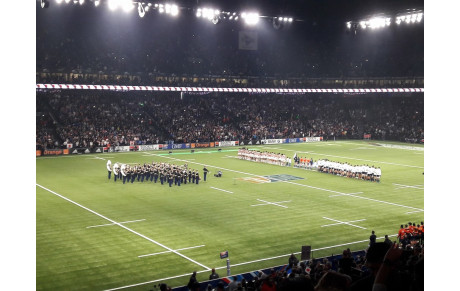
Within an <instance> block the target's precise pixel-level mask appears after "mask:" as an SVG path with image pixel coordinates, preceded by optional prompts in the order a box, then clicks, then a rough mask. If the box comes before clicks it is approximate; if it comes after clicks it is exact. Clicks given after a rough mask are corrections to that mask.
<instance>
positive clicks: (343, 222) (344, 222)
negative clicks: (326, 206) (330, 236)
mask: <svg viewBox="0 0 460 291" xmlns="http://www.w3.org/2000/svg"><path fill="white" fill-rule="evenodd" d="M323 218H324V219H329V220H331V221H335V222H339V223H340V224H346V225H349V226H354V227H357V228H361V229H367V228H365V227H362V226H359V225H354V224H351V223H348V222H346V221H340V220H335V219H332V218H328V217H324V216H323Z"/></svg>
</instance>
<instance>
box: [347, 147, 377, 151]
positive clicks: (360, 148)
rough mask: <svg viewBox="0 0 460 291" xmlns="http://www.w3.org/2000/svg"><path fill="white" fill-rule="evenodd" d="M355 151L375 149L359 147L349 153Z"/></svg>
mask: <svg viewBox="0 0 460 291" xmlns="http://www.w3.org/2000/svg"><path fill="white" fill-rule="evenodd" d="M356 150H376V148H368V147H359V148H355V149H350V151H356Z"/></svg>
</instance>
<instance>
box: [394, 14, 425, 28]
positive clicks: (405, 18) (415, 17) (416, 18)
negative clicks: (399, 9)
mask: <svg viewBox="0 0 460 291" xmlns="http://www.w3.org/2000/svg"><path fill="white" fill-rule="evenodd" d="M422 19H423V12H421V11H417V12H412V13H401V14H399V15H397V16H396V20H395V23H396V24H397V25H400V24H401V23H403V24H404V23H405V24H411V23H419V22H422Z"/></svg>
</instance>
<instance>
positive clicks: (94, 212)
mask: <svg viewBox="0 0 460 291" xmlns="http://www.w3.org/2000/svg"><path fill="white" fill-rule="evenodd" d="M36 185H37V186H38V187H40V188H42V189H44V190H46V191H48V192H50V193H52V194H54V195H56V196H58V197H60V198H62V199H64V200H67V201H68V202H70V203H73V204H75V205H77V206H79V207H81V208H83V209H85V210H87V211H89V212H91V213H93V214H95V215H97V216H99V217H101V218H103V219H105V220H108V221H110V222H111V223H113V224H116V225H118V226H119V227H121V228H124V229H126V230H127V231H129V232H131V233H134V234H135V235H138V236H140V237H142V238H144V239H146V240H148V241H150V242H152V243H154V244H156V245H159V246H160V247H163V248H165V249H167V250H168V251H171V252H173V253H175V254H176V255H178V256H181V257H183V258H184V259H186V260H189V261H190V262H192V263H195V264H197V265H198V266H201V267H203V268H205V269H206V270H207V271H210V270H211V269H210V268H209V267H206V266H205V265H203V264H201V263H199V262H197V261H195V260H193V259H191V258H189V257H187V256H184V255H183V254H181V253H179V252H177V251H175V250H173V249H171V248H169V247H167V246H165V245H163V244H161V243H159V242H157V241H154V240H153V239H151V238H149V237H146V236H145V235H143V234H140V233H138V232H137V231H134V230H132V229H130V228H128V227H126V226H124V225H123V224H120V223H119V222H116V221H114V220H112V219H110V218H108V217H105V216H104V215H102V214H99V213H97V212H96V211H94V210H91V209H89V208H87V207H85V206H83V205H81V204H78V203H77V202H75V201H72V200H70V199H69V198H67V197H65V196H62V195H61V194H58V193H56V192H54V191H52V190H50V189H48V188H45V187H43V186H42V185H40V184H36Z"/></svg>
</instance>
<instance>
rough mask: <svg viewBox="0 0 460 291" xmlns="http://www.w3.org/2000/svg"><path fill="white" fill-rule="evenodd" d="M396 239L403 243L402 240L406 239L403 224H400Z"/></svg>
mask: <svg viewBox="0 0 460 291" xmlns="http://www.w3.org/2000/svg"><path fill="white" fill-rule="evenodd" d="M398 239H399V243H404V240H405V239H406V230H405V229H404V226H403V225H402V224H401V228H400V229H399V231H398Z"/></svg>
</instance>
